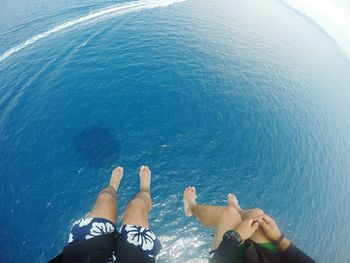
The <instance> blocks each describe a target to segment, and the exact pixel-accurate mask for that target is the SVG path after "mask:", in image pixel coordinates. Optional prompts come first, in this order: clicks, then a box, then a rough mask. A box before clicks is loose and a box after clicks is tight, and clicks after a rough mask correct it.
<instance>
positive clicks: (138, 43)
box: [0, 0, 350, 263]
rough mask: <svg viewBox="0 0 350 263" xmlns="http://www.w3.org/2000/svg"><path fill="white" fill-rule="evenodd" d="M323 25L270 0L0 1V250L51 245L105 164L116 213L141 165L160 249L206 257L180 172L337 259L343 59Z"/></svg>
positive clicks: (96, 187)
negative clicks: (116, 176) (117, 181)
mask: <svg viewBox="0 0 350 263" xmlns="http://www.w3.org/2000/svg"><path fill="white" fill-rule="evenodd" d="M338 33H339V32H338ZM331 36H332V34H330V33H329V32H327V31H325V30H324V29H323V28H322V27H321V26H320V25H319V24H317V21H314V20H312V19H310V18H309V17H307V16H306V15H305V14H303V13H302V12H300V10H299V11H296V9H295V8H292V7H289V6H288V4H286V3H281V1H276V0H266V1H260V0H247V1H238V0H215V1H214V0H139V1H112V0H69V1H68V0H57V1H43V0H28V1H19V0H2V1H1V8H0V225H1V228H0V262H4V263H7V262H47V261H48V260H49V259H51V258H52V257H54V256H55V255H57V254H58V253H60V251H61V250H62V248H63V246H64V245H65V244H66V243H67V240H68V234H69V231H70V227H71V224H72V223H73V222H74V221H75V220H77V219H79V218H80V217H82V216H84V215H85V214H86V213H87V212H88V211H89V210H90V209H91V207H92V205H93V204H94V201H95V198H96V196H97V194H98V193H99V191H100V190H101V189H102V188H103V187H104V186H106V185H107V184H108V182H109V178H110V175H111V172H112V170H113V168H114V167H116V166H119V165H120V166H123V167H124V169H125V175H124V178H123V181H122V184H121V186H120V189H119V191H118V205H119V217H118V225H119V224H120V221H121V217H122V213H123V210H124V209H125V207H126V206H127V204H128V202H129V201H130V200H131V199H132V198H133V197H134V195H135V194H136V193H137V191H138V185H139V179H138V169H139V167H140V166H141V165H148V166H149V167H150V169H151V170H152V196H153V204H154V205H153V210H152V212H151V214H150V225H151V229H152V230H153V231H154V232H155V233H156V234H157V235H158V237H159V239H160V240H161V242H162V245H163V250H162V251H161V253H160V254H159V256H158V259H157V262H159V263H167V262H169V263H184V262H185V263H187V262H189V263H204V262H207V259H208V252H209V248H210V243H211V239H212V237H211V234H212V233H213V230H212V229H206V228H204V227H202V226H201V225H200V224H199V223H198V222H197V221H196V220H195V219H194V218H187V217H185V216H184V214H183V205H182V193H183V190H184V188H185V187H186V186H195V187H196V189H197V195H198V198H197V201H198V203H201V204H210V205H220V206H225V205H227V200H226V196H227V194H228V193H233V194H235V195H236V196H237V197H238V199H239V202H240V205H241V207H242V208H244V209H249V208H261V209H263V210H264V211H265V213H267V214H269V215H271V216H272V217H274V218H275V219H276V221H277V222H278V225H279V227H280V229H281V230H282V231H283V232H284V233H285V234H286V235H287V236H288V237H289V239H290V240H292V241H293V242H294V243H295V244H296V245H297V246H298V247H300V248H301V249H302V250H304V251H305V252H306V253H307V254H309V255H310V256H312V257H313V258H315V260H316V261H317V262H321V263H322V262H323V263H326V262H327V263H328V262H339V263H346V262H347V263H348V262H350V252H349V251H350V250H349V249H350V239H349V236H350V224H348V223H347V222H348V221H347V220H348V219H349V217H350V193H349V189H350V59H349V56H347V52H346V51H344V49H343V48H341V46H340V45H339V44H338V43H337V41H336V39H334V38H332V37H331Z"/></svg>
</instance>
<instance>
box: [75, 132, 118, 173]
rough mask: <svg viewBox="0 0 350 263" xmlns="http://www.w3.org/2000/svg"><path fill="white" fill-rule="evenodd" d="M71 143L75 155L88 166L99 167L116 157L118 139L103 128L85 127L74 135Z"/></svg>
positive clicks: (114, 159) (109, 163) (110, 162)
mask: <svg viewBox="0 0 350 263" xmlns="http://www.w3.org/2000/svg"><path fill="white" fill-rule="evenodd" d="M73 144H74V145H73V146H74V151H75V153H76V155H77V157H78V158H79V159H80V160H82V161H84V162H86V163H87V165H88V166H91V167H95V168H101V167H103V166H106V165H111V164H112V163H113V162H115V161H116V160H117V159H118V155H119V146H118V141H117V139H116V137H115V136H114V135H113V134H112V133H110V131H109V130H107V129H105V128H102V127H99V126H91V127H87V128H85V129H84V130H83V131H81V132H80V133H78V134H77V135H76V136H75V138H74V143H73Z"/></svg>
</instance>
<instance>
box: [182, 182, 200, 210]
mask: <svg viewBox="0 0 350 263" xmlns="http://www.w3.org/2000/svg"><path fill="white" fill-rule="evenodd" d="M196 197H197V196H196V188H194V187H193V186H192V187H187V188H186V189H185V191H184V194H183V198H184V210H185V215H186V216H192V215H193V211H192V206H193V205H195V204H196Z"/></svg>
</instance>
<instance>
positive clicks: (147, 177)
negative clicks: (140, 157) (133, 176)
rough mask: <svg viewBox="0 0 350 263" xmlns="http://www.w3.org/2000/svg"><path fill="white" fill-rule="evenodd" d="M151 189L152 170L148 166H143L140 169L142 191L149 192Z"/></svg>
mask: <svg viewBox="0 0 350 263" xmlns="http://www.w3.org/2000/svg"><path fill="white" fill-rule="evenodd" d="M150 188H151V170H150V169H149V168H148V166H145V165H142V166H141V168H140V190H143V191H149V190H150Z"/></svg>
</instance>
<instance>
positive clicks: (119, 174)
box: [109, 166, 124, 191]
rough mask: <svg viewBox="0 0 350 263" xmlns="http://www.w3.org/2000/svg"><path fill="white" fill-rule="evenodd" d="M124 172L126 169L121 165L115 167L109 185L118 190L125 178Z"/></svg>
mask: <svg viewBox="0 0 350 263" xmlns="http://www.w3.org/2000/svg"><path fill="white" fill-rule="evenodd" d="M123 173H124V169H123V167H120V166H118V167H117V168H115V169H114V170H113V172H112V176H111V180H110V181H109V185H110V186H112V187H113V188H114V189H115V191H117V190H118V188H119V184H120V181H121V180H122V178H123Z"/></svg>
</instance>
